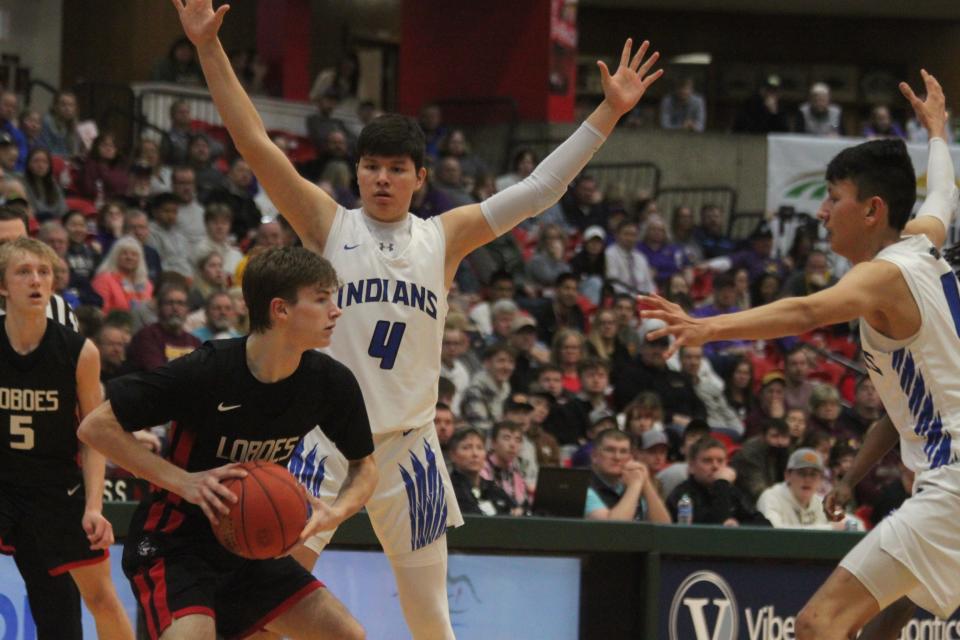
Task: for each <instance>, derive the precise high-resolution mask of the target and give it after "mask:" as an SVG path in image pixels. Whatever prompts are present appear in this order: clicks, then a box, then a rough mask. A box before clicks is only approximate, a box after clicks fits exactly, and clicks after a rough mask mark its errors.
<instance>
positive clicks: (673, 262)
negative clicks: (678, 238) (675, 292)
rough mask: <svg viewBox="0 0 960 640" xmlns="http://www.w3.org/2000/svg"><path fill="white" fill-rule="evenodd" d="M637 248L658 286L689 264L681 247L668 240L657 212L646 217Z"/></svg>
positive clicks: (665, 226)
mask: <svg viewBox="0 0 960 640" xmlns="http://www.w3.org/2000/svg"><path fill="white" fill-rule="evenodd" d="M639 249H640V252H641V253H642V254H643V255H644V256H646V258H647V263H649V265H650V268H651V269H652V270H653V277H654V278H655V279H656V281H657V285H658V286H660V287H662V286H663V285H664V283H665V282H666V281H667V280H668V279H669V278H670V276H672V275H673V274H675V273H677V272H678V271H680V270H682V269H684V268H686V267H688V266H690V264H689V261H688V259H687V254H686V252H685V251H684V250H683V247H681V246H680V245H678V244H674V243H673V242H671V241H670V237H669V236H668V235H667V225H666V224H665V223H664V222H663V218H661V217H660V216H659V215H658V214H654V215H651V216H650V217H649V218H647V223H646V225H644V229H643V238H642V239H641V240H640V246H639Z"/></svg>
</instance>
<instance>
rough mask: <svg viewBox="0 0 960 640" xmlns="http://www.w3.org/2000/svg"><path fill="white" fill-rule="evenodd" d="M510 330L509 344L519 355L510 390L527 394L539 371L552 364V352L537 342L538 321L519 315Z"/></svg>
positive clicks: (511, 377) (522, 314)
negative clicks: (543, 366)
mask: <svg viewBox="0 0 960 640" xmlns="http://www.w3.org/2000/svg"><path fill="white" fill-rule="evenodd" d="M510 329H511V332H510V340H509V343H510V346H511V347H513V349H514V351H515V352H516V354H517V357H516V362H515V365H514V368H513V375H512V376H510V388H511V389H513V390H514V391H521V392H526V391H528V390H529V389H530V385H531V384H532V383H533V382H534V381H535V380H536V377H537V369H538V368H539V367H540V366H542V365H544V364H546V363H548V362H550V350H549V349H548V348H547V347H546V346H545V345H544V344H543V343H541V342H540V341H539V340H537V321H536V320H534V319H533V318H531V317H530V316H528V315H526V314H524V313H518V314H517V315H516V316H515V317H514V319H513V325H512V326H511V327H510Z"/></svg>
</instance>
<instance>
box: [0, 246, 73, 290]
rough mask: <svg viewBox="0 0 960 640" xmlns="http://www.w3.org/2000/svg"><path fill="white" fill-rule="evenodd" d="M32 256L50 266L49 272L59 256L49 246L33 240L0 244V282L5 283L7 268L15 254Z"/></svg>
mask: <svg viewBox="0 0 960 640" xmlns="http://www.w3.org/2000/svg"><path fill="white" fill-rule="evenodd" d="M21 253H29V254H32V255H34V256H36V257H38V258H40V259H41V260H43V261H44V262H46V263H47V264H49V265H50V272H51V273H53V270H54V269H55V268H56V267H57V264H58V263H59V262H60V256H58V255H57V253H56V251H54V250H53V249H51V248H50V247H49V246H47V245H45V244H44V243H42V242H40V241H39V240H34V239H33V238H17V239H16V240H11V241H10V242H4V243H3V244H0V282H5V278H6V275H7V267H8V266H10V262H11V261H12V260H13V258H14V257H15V256H16V255H17V254H21Z"/></svg>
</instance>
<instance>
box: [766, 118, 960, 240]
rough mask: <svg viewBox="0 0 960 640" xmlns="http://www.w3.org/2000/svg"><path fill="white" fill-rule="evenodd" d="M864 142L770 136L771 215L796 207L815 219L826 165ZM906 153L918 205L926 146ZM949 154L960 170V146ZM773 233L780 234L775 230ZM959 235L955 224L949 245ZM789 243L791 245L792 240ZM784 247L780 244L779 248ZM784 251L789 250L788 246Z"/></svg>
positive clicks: (922, 193)
mask: <svg viewBox="0 0 960 640" xmlns="http://www.w3.org/2000/svg"><path fill="white" fill-rule="evenodd" d="M861 142H865V139H864V138H818V137H814V136H806V135H776V136H767V212H768V214H775V213H776V212H777V211H778V210H779V209H780V208H781V207H793V208H794V210H795V211H796V212H797V213H798V214H807V215H809V216H810V217H812V218H815V217H816V215H817V209H819V208H820V203H821V202H823V199H824V198H825V197H826V195H827V181H826V180H825V179H824V177H823V174H824V172H825V171H826V169H827V164H829V162H830V160H831V159H833V157H834V156H835V155H837V154H838V153H840V152H841V151H842V150H844V149H846V148H847V147H852V146H854V145H857V144H860V143H861ZM907 152H908V153H909V154H910V159H911V160H912V161H913V168H914V170H915V171H916V173H917V198H918V204H919V203H920V202H922V201H923V198H924V197H926V194H927V145H926V144H921V143H915V144H914V143H911V144H908V145H907ZM950 155H951V157H952V158H953V165H954V167H960V146H956V145H952V146H951V147H950ZM787 226H790V225H787ZM774 227H775V228H776V227H779V224H774ZM774 233H775V235H777V234H776V229H775V231H774ZM789 235H791V236H792V234H789ZM958 235H960V234H958V225H957V223H956V222H955V223H954V225H953V227H952V228H951V229H950V234H949V237H948V239H947V245H948V246H949V245H953V244H955V243H956V242H957V240H958V239H960V238H958ZM783 240H784V241H785V240H786V239H785V238H784V239H783ZM790 242H791V243H792V237H791V238H790ZM784 244H786V242H784ZM781 247H782V245H781V244H780V243H779V242H778V249H780V248H781ZM782 250H789V245H788V246H786V247H785V248H783V249H782Z"/></svg>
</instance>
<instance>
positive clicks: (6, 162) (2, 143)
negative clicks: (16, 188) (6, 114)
mask: <svg viewBox="0 0 960 640" xmlns="http://www.w3.org/2000/svg"><path fill="white" fill-rule="evenodd" d="M21 166H22V167H23V168H24V169H25V168H26V161H25V159H24V158H21V157H20V147H18V146H17V143H16V141H14V139H13V137H12V136H11V135H10V134H9V133H5V132H3V133H0V169H2V170H3V173H4V175H5V176H9V177H13V178H22V177H23V170H24V169H21V168H19V167H21Z"/></svg>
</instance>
